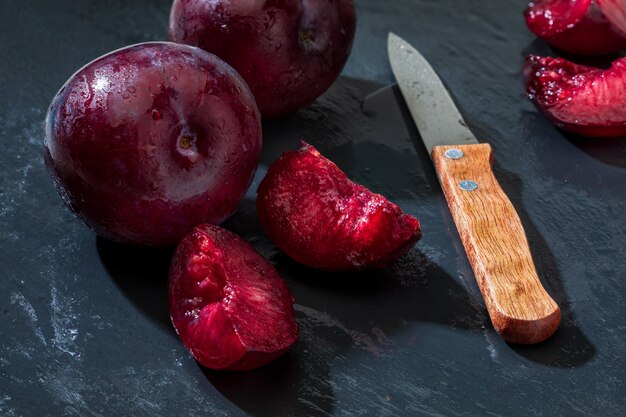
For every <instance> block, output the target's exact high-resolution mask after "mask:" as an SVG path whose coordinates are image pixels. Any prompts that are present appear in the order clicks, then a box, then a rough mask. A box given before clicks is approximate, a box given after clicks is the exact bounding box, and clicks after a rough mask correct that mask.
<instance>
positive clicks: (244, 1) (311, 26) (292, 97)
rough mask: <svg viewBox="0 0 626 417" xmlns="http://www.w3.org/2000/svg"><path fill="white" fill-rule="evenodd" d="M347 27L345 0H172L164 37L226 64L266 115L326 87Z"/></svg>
mask: <svg viewBox="0 0 626 417" xmlns="http://www.w3.org/2000/svg"><path fill="white" fill-rule="evenodd" d="M355 28H356V15H355V11H354V4H353V1H352V0H275V1H265V0H260V1H250V0H230V1H225V0H217V1H215V0H174V3H173V5H172V9H171V13H170V23H169V38H170V40H172V41H174V42H180V43H186V44H189V45H194V46H198V47H200V48H202V49H205V50H207V51H209V52H211V53H214V54H216V55H217V56H219V57H221V58H222V59H223V60H225V61H226V62H228V63H229V64H230V65H232V66H233V67H234V68H235V69H236V70H237V71H238V72H239V73H240V74H241V76H242V77H243V78H244V79H245V80H246V82H247V83H248V85H249V86H250V89H251V90H252V93H253V94H254V96H255V98H256V101H257V104H258V106H259V109H260V111H261V114H262V115H263V117H264V118H269V117H277V116H281V115H284V114H287V113H290V112H293V111H295V110H297V109H299V108H301V107H304V106H305V105H307V104H309V103H311V102H312V101H313V100H315V99H316V98H317V97H319V96H320V95H321V94H322V93H324V91H326V90H327V89H328V87H330V85H331V84H332V83H333V82H334V81H335V79H336V78H337V77H338V76H339V73H340V72H341V69H342V68H343V66H344V64H345V62H346V61H347V59H348V56H349V54H350V50H351V48H352V41H353V38H354V32H355Z"/></svg>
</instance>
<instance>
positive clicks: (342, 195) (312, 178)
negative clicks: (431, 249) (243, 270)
mask: <svg viewBox="0 0 626 417" xmlns="http://www.w3.org/2000/svg"><path fill="white" fill-rule="evenodd" d="M257 213H258V216H259V220H260V222H261V226H262V227H263V229H264V230H265V232H266V233H267V235H268V236H269V238H270V239H271V240H272V242H274V244H276V246H278V247H279V248H280V249H282V250H283V251H284V252H285V253H286V254H287V255H288V256H290V257H291V258H293V259H294V260H296V261H297V262H300V263H302V264H304V265H308V266H310V267H313V268H321V269H327V270H339V271H341V270H357V269H361V268H365V267H383V266H385V265H387V264H388V263H390V262H392V261H393V260H395V259H396V258H398V257H399V256H401V255H402V254H404V253H405V252H406V251H408V250H409V249H410V248H411V247H412V246H413V245H414V244H415V242H417V240H419V238H420V237H421V229H420V224H419V221H418V220H417V219H416V218H414V217H412V216H409V215H407V214H404V213H403V212H402V210H400V208H399V207H398V206H396V205H395V204H393V203H391V202H389V201H388V200H387V199H385V198H384V197H383V196H381V195H379V194H374V193H373V192H371V191H370V190H368V189H367V188H365V187H363V186H362V185H359V184H356V183H354V182H352V181H350V180H349V179H348V177H347V176H346V175H345V174H344V173H343V172H342V171H341V170H340V169H339V168H338V167H337V166H336V165H335V164H333V163H332V162H330V161H329V160H328V159H326V158H324V157H323V156H322V155H320V153H319V152H318V151H317V150H316V149H315V148H313V147H312V146H311V145H308V144H306V143H303V146H302V148H301V149H300V150H298V151H292V152H286V153H285V154H283V155H282V156H281V157H280V158H279V159H278V160H277V161H276V162H275V163H274V164H273V165H272V166H271V167H270V168H269V170H268V173H267V176H266V177H265V178H264V179H263V181H262V182H261V184H260V186H259V189H258V196H257Z"/></svg>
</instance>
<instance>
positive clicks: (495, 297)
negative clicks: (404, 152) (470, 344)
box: [432, 144, 561, 344]
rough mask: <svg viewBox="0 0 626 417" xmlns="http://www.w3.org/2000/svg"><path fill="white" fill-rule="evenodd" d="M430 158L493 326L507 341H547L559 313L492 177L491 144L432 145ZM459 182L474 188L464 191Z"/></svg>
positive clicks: (518, 223)
mask: <svg viewBox="0 0 626 417" xmlns="http://www.w3.org/2000/svg"><path fill="white" fill-rule="evenodd" d="M451 149H455V150H456V151H451ZM457 151H460V155H462V156H460V157H456V156H459V152H457ZM446 152H447V154H448V155H446ZM450 155H452V156H455V158H451V157H450ZM432 157H433V161H434V163H435V167H436V170H437V173H438V175H439V179H440V180H441V185H442V187H443V190H444V194H445V196H446V199H447V201H448V205H449V207H450V211H451V213H452V216H453V218H454V222H455V223H456V226H457V229H458V231H459V234H460V236H461V239H462V241H463V246H464V247H465V251H466V252H467V256H468V258H469V260H470V263H471V265H472V269H473V271H474V275H475V276H476V280H477V282H478V286H479V287H480V291H481V293H482V295H483V298H484V300H485V304H486V306H487V310H488V312H489V316H490V317H491V321H492V323H493V326H494V328H495V329H496V331H497V332H498V333H500V334H501V335H502V337H503V338H504V339H505V340H507V341H508V342H511V343H521V344H532V343H538V342H541V341H543V340H545V339H547V338H548V337H550V336H551V335H552V334H553V333H554V332H555V331H556V329H557V327H558V326H559V321H560V319H561V312H560V309H559V307H558V306H557V304H556V303H555V302H554V300H553V299H552V298H551V297H550V295H549V294H548V293H547V292H546V290H545V289H544V288H543V286H542V285H541V282H540V281H539V277H538V276H537V272H536V269H535V265H534V263H533V259H532V256H531V253H530V248H529V246H528V241H527V239H526V234H525V232H524V228H523V227H522V223H521V221H520V219H519V216H518V215H517V212H516V211H515V208H514V207H513V205H512V204H511V202H510V201H509V199H508V197H507V196H506V194H505V193H504V191H503V190H502V188H501V187H500V184H498V181H497V180H496V178H495V177H494V175H493V172H492V170H491V160H492V158H491V146H489V145H488V144H478V145H454V146H435V147H434V148H433V151H432ZM463 181H471V182H472V183H475V184H476V185H477V186H476V187H475V188H474V187H470V188H472V189H471V191H468V190H466V189H464V187H462V186H460V185H459V184H461V182H463Z"/></svg>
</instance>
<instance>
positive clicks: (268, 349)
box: [169, 224, 298, 370]
mask: <svg viewBox="0 0 626 417" xmlns="http://www.w3.org/2000/svg"><path fill="white" fill-rule="evenodd" d="M293 303H294V300H293V296H292V295H291V292H290V291H289V289H288V288H287V285H286V284H285V282H284V281H283V279H282V278H281V277H280V275H279V274H278V272H277V271H276V269H275V268H274V267H273V266H272V265H271V264H270V263H269V262H268V261H267V260H266V259H265V258H263V257H262V256H261V255H260V254H259V253H257V252H256V251H255V250H254V248H252V246H250V245H249V244H248V243H246V242H245V241H244V240H243V239H241V238H240V237H238V236H237V235H235V234H233V233H231V232H229V231H227V230H225V229H222V228H220V227H218V226H213V225H209V224H204V225H199V226H197V227H196V228H194V230H193V231H192V232H191V233H190V234H188V235H187V236H185V237H184V238H183V240H182V241H181V242H180V244H179V245H178V248H177V249H176V252H175V254H174V257H173V259H172V265H171V267H170V274H169V308H170V315H171V318H172V323H173V325H174V328H175V329H176V331H177V333H178V335H179V337H180V339H181V340H182V342H183V344H184V345H185V346H186V347H187V349H188V350H189V351H190V352H191V354H192V356H193V357H194V358H195V359H196V360H197V361H198V362H199V363H200V364H202V365H203V366H205V367H207V368H210V369H219V370H249V369H255V368H258V367H260V366H262V365H265V364H267V363H269V362H271V361H273V360H274V359H276V358H278V357H279V356H281V355H282V354H283V353H284V352H286V351H287V350H288V349H289V348H290V347H291V346H292V345H293V344H295V342H296V341H297V339H298V327H297V324H296V320H295V313H294V310H293Z"/></svg>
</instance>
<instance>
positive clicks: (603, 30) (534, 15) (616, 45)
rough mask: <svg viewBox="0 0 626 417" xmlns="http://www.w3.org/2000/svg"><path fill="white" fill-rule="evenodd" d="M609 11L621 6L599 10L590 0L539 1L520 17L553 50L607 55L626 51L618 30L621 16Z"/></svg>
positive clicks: (625, 19)
mask: <svg viewBox="0 0 626 417" xmlns="http://www.w3.org/2000/svg"><path fill="white" fill-rule="evenodd" d="M614 1H615V0H609V2H614ZM618 3H622V4H623V3H624V1H623V0H619V1H618ZM611 7H613V8H615V9H618V8H620V7H623V6H622V5H620V4H618V5H614V4H613V3H611V4H610V5H607V6H606V7H605V8H604V9H601V8H600V7H599V5H598V4H597V2H596V1H590V0H539V1H534V2H531V3H530V4H529V5H528V8H527V9H526V11H525V12H524V17H525V19H526V25H527V26H528V28H529V29H530V30H531V32H533V33H534V34H535V35H537V36H538V37H539V38H541V39H543V40H544V41H545V42H547V43H548V44H549V45H550V46H552V47H553V48H555V49H558V50H561V51H563V52H567V53H571V54H574V55H580V56H599V55H608V54H613V53H616V52H618V51H620V50H622V49H626V31H624V30H623V29H620V27H621V28H624V26H625V25H626V16H624V13H625V12H624V10H609V9H611ZM620 14H621V15H622V16H623V18H622V19H621V26H620V19H619V16H620Z"/></svg>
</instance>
